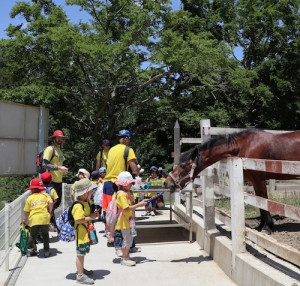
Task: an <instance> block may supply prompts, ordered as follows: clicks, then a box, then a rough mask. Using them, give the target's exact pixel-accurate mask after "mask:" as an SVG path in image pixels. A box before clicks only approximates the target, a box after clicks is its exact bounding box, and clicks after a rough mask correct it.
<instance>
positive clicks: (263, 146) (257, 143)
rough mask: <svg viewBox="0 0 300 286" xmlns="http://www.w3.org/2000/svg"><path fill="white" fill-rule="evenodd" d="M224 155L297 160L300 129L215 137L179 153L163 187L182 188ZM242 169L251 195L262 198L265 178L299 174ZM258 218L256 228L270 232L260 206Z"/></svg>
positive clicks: (267, 215) (249, 131) (270, 225)
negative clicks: (252, 191) (275, 132)
mask: <svg viewBox="0 0 300 286" xmlns="http://www.w3.org/2000/svg"><path fill="white" fill-rule="evenodd" d="M228 157H244V158H252V159H270V160H289V161H300V131H294V132H288V133H280V134H273V133H270V132H267V131H264V130H260V129H255V128H250V129H245V130H243V131H240V132H236V133H232V134H226V135H218V136H215V137H213V138H212V139H210V140H208V141H206V142H205V143H203V144H201V145H198V146H196V147H194V148H191V149H190V150H188V151H186V152H184V153H182V154H181V156H180V162H179V164H178V165H177V166H176V168H175V169H174V170H173V171H172V172H170V173H169V175H168V177H167V178H166V181H165V187H166V188H169V189H170V191H171V192H174V191H175V189H176V188H178V187H180V188H181V189H182V188H183V187H184V186H185V185H186V184H187V183H188V182H190V181H193V180H194V179H195V177H196V176H197V175H198V174H199V173H200V172H201V171H202V170H204V169H205V168H207V167H208V166H210V165H212V164H214V163H216V162H218V161H220V160H222V159H225V158H228ZM243 172H244V177H245V178H246V179H247V180H248V181H250V182H251V183H252V185H253V187H254V190H255V194H256V195H257V196H260V197H263V198H266V199H267V198H268V194H267V186H266V180H267V179H278V180H289V179H294V178H297V177H299V176H296V175H287V174H277V173H269V172H259V171H255V170H244V171H243ZM260 218H261V222H260V225H259V227H258V229H260V230H263V231H264V232H266V233H268V234H270V233H271V232H272V229H273V226H274V224H273V220H272V217H271V215H270V213H269V212H268V211H266V210H262V209H260Z"/></svg>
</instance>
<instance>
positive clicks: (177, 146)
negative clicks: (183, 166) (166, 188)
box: [170, 120, 180, 204]
mask: <svg viewBox="0 0 300 286" xmlns="http://www.w3.org/2000/svg"><path fill="white" fill-rule="evenodd" d="M179 161H180V126H179V122H178V120H176V123H175V126H174V168H176V166H177V165H178V164H179ZM174 196H175V199H174V200H175V201H174V204H179V203H180V196H179V193H175V195H174ZM170 199H171V195H170Z"/></svg>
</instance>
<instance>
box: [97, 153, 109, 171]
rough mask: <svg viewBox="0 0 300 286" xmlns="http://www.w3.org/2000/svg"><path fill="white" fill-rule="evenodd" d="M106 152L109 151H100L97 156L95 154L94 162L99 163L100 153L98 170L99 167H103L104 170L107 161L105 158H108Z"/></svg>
mask: <svg viewBox="0 0 300 286" xmlns="http://www.w3.org/2000/svg"><path fill="white" fill-rule="evenodd" d="M108 152H109V151H104V150H103V151H100V152H99V153H98V154H97V156H96V160H97V161H100V159H101V153H102V160H101V162H100V168H101V167H104V168H106V161H107V158H108Z"/></svg>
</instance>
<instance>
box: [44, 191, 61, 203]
mask: <svg viewBox="0 0 300 286" xmlns="http://www.w3.org/2000/svg"><path fill="white" fill-rule="evenodd" d="M42 193H44V194H48V193H46V191H42ZM50 194H51V195H50V197H51V199H52V201H55V200H57V199H58V194H57V192H56V191H55V189H54V188H51V190H50Z"/></svg>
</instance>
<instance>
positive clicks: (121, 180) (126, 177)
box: [115, 171, 136, 186]
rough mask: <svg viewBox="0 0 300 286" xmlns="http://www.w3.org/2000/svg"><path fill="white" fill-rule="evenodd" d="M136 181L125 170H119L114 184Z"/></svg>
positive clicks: (125, 184)
mask: <svg viewBox="0 0 300 286" xmlns="http://www.w3.org/2000/svg"><path fill="white" fill-rule="evenodd" d="M133 182H136V180H134V179H133V178H132V176H131V174H130V173H129V172H127V171H124V172H121V173H120V174H119V176H118V179H117V180H115V184H118V185H121V186H128V185H129V184H131V183H133Z"/></svg>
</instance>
